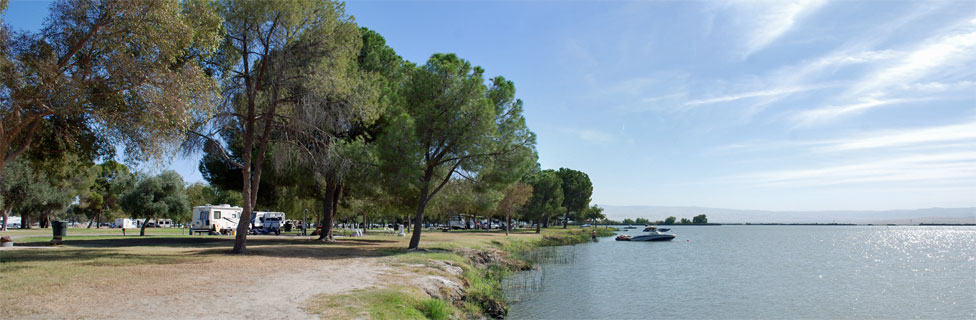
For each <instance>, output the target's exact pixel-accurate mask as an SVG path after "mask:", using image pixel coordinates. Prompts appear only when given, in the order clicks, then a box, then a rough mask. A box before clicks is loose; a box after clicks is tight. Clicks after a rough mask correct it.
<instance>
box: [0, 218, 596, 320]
mask: <svg viewBox="0 0 976 320" xmlns="http://www.w3.org/2000/svg"><path fill="white" fill-rule="evenodd" d="M102 230H103V231H102V233H100V232H98V231H97V230H96V229H74V228H72V229H69V230H68V236H67V237H65V238H64V245H62V246H59V247H56V248H52V249H26V250H3V251H0V301H3V308H0V318H20V317H25V316H40V317H45V318H63V317H82V318H89V317H95V318H101V317H106V316H107V317H112V315H113V314H114V312H115V311H113V310H116V309H119V308H118V307H113V306H112V305H111V303H112V301H124V300H133V301H143V302H142V304H144V305H147V306H146V307H145V308H147V309H146V310H144V311H146V312H148V313H147V314H149V315H151V314H153V312H163V311H161V310H158V309H155V307H151V306H149V305H151V304H153V303H157V302H158V301H175V302H173V303H177V302H180V301H182V300H193V299H190V298H188V297H184V296H187V295H199V296H201V297H208V296H209V295H210V294H218V295H219V294H223V291H222V290H221V289H220V288H225V287H232V286H234V285H238V286H247V285H249V284H251V285H253V284H254V283H258V284H261V283H259V282H255V281H258V280H256V279H236V278H233V275H234V274H238V273H233V272H231V273H229V274H228V275H227V276H225V277H227V278H228V279H227V281H224V280H219V279H218V280H219V281H218V280H211V279H209V278H207V277H205V276H203V275H199V274H194V273H187V272H186V270H207V269H220V270H224V269H226V270H231V271H233V270H244V269H247V270H251V271H253V272H254V273H255V274H262V273H265V274H270V275H273V277H278V278H281V281H288V280H296V279H301V278H303V277H317V276H319V275H320V273H316V272H312V270H316V268H319V269H322V268H324V269H322V270H327V271H329V270H332V271H331V272H332V273H333V274H334V275H336V276H342V275H343V272H346V273H351V274H352V275H353V276H363V277H365V278H368V277H367V276H368V275H358V274H356V270H355V269H354V268H349V267H347V266H348V265H355V264H356V263H361V264H363V265H364V266H377V267H376V268H379V269H382V270H385V271H383V272H382V274H383V275H382V276H381V277H380V278H381V279H380V281H382V282H383V283H380V284H371V285H369V286H366V287H363V288H359V289H354V290H351V291H348V292H338V294H322V295H315V296H314V297H311V298H310V299H305V300H306V302H302V303H301V305H300V306H297V308H301V309H302V310H303V311H302V312H303V314H304V315H305V316H307V317H314V316H322V317H325V318H333V316H336V318H338V317H353V318H363V317H365V318H372V319H399V318H444V317H447V316H448V315H461V314H471V313H477V312H479V310H463V308H461V309H459V308H456V307H455V306H449V305H443V303H441V302H433V301H429V300H431V299H429V297H427V296H426V295H424V294H422V293H420V292H419V291H417V290H415V289H411V288H410V287H409V286H404V285H402V283H404V282H403V280H405V279H409V278H410V277H415V276H416V273H415V272H417V271H416V269H411V268H412V267H411V266H415V265H418V264H421V265H422V264H425V263H427V262H429V261H432V260H455V261H457V263H458V264H460V265H461V266H463V268H464V269H465V270H464V271H465V274H464V277H465V278H466V279H464V281H466V282H469V283H470V285H471V287H472V289H469V290H472V291H471V292H469V294H475V295H477V294H480V293H479V292H482V291H485V293H484V294H496V293H491V292H487V291H491V290H493V289H492V288H490V286H491V285H492V283H493V281H495V280H497V279H487V278H491V277H496V276H497V275H493V274H490V273H488V271H487V270H485V271H478V269H477V268H475V267H473V266H472V265H471V264H469V263H467V262H465V261H464V260H463V259H464V258H462V257H461V256H459V255H457V254H455V253H454V252H455V251H457V250H460V249H478V250H480V249H487V248H522V247H526V246H525V245H524V244H525V243H529V242H531V243H541V242H544V241H546V240H544V239H553V238H559V237H565V236H569V235H568V234H567V231H565V230H562V229H549V230H545V231H544V237H543V236H540V235H537V234H535V233H534V232H533V230H527V229H526V230H520V231H517V232H513V233H512V235H511V236H505V234H504V233H503V232H497V231H493V232H440V231H430V232H425V233H424V236H423V238H422V241H421V248H424V249H426V250H427V251H420V252H408V251H406V250H405V248H406V246H407V242H408V241H409V237H398V236H396V235H393V234H388V233H385V232H368V233H367V236H365V237H356V238H349V237H342V238H339V239H338V241H336V242H334V243H324V242H319V241H315V240H314V237H313V238H312V239H313V240H309V239H308V238H307V237H301V236H295V235H282V236H249V237H248V253H247V254H246V255H231V254H229V251H230V248H231V246H232V245H233V237H231V236H181V235H179V229H165V228H159V229H147V233H148V234H149V236H145V237H139V236H132V235H129V236H125V237H122V236H121V232H120V230H119V229H107V230H106V229H102ZM569 230H570V231H573V230H576V231H575V232H576V233H577V237H579V235H583V237H586V236H587V235H588V233H585V232H579V229H578V228H570V229H569ZM104 231H111V232H117V233H118V234H117V235H111V234H110V233H106V234H108V235H103V233H104ZM128 231H131V229H130V230H127V234H131V233H129V232H128ZM174 231H175V232H174ZM586 232H589V231H586ZM136 234H138V233H136ZM0 235H20V236H24V237H21V238H17V239H15V242H16V245H17V246H46V244H47V241H48V240H50V229H42V230H36V229H35V230H12V231H9V232H2V233H0ZM328 268H332V269H328ZM343 268H345V269H343ZM486 277H487V278H486ZM340 279H341V278H340ZM201 281H203V282H204V283H206V281H212V282H213V283H214V284H215V285H214V286H208V285H204V286H196V284H199V283H201ZM333 281H334V280H333ZM482 282H483V283H482ZM479 286H480V287H479ZM211 287H212V288H211ZM350 287H355V282H354V281H353V282H352V284H351V285H350ZM314 288H315V287H312V288H311V290H313V291H314ZM201 290H202V291H201ZM208 290H209V291H214V292H209V291H208ZM311 294H314V292H310V295H311ZM158 297H165V298H166V299H170V300H165V299H162V298H158ZM160 299H162V300H160ZM228 299H229V298H228ZM303 299H304V298H303ZM230 300H232V301H233V300H236V299H230ZM438 301H439V300H438ZM339 305H341V306H342V307H341V308H340V307H336V306H339ZM99 308H102V309H99ZM465 308H477V306H467V307H465ZM127 309H132V308H122V309H121V310H127ZM136 309H138V308H136ZM160 315H162V314H160Z"/></svg>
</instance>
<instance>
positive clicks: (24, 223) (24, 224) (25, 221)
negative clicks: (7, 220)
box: [20, 213, 31, 229]
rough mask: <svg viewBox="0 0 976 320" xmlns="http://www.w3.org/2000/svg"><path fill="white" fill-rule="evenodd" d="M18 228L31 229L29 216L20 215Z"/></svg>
mask: <svg viewBox="0 0 976 320" xmlns="http://www.w3.org/2000/svg"><path fill="white" fill-rule="evenodd" d="M20 228H21V229H30V228H31V221H30V215H27V214H23V213H21V214H20Z"/></svg>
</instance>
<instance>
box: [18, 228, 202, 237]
mask: <svg viewBox="0 0 976 320" xmlns="http://www.w3.org/2000/svg"><path fill="white" fill-rule="evenodd" d="M181 232H182V233H185V232H186V229H180V228H146V234H147V235H164V234H180V233H181ZM52 234H53V231H52V230H51V228H32V229H9V230H7V231H0V235H4V236H7V235H9V236H51V235H52ZM92 234H100V235H101V234H105V235H107V234H117V235H122V229H119V228H105V227H102V228H98V229H96V228H94V227H93V228H91V229H88V228H68V231H67V235H69V236H72V235H92ZM125 234H126V235H139V229H134V228H128V229H125Z"/></svg>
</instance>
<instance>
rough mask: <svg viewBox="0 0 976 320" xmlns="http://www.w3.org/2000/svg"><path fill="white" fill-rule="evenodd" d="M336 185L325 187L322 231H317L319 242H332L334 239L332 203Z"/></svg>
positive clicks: (331, 184) (330, 184)
mask: <svg viewBox="0 0 976 320" xmlns="http://www.w3.org/2000/svg"><path fill="white" fill-rule="evenodd" d="M335 194H336V185H335V184H334V183H329V184H327V185H326V186H325V196H324V197H323V198H322V209H323V210H322V219H321V221H322V223H321V226H322V229H321V230H320V231H319V240H323V241H327V242H332V241H335V238H333V237H332V223H333V219H332V218H333V217H334V214H333V212H332V209H334V208H335V207H334V206H333V205H332V202H333V201H335Z"/></svg>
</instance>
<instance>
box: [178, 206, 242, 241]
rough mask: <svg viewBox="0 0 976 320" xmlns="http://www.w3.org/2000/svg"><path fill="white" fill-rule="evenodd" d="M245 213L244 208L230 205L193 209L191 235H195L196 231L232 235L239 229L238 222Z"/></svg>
mask: <svg viewBox="0 0 976 320" xmlns="http://www.w3.org/2000/svg"><path fill="white" fill-rule="evenodd" d="M243 211H244V209H243V208H241V207H237V206H232V205H229V204H222V205H205V206H199V207H193V222H191V223H190V234H193V232H194V231H196V232H197V233H201V232H206V233H208V234H231V233H233V232H234V229H236V228H237V222H238V221H240V217H241V212H243Z"/></svg>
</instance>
